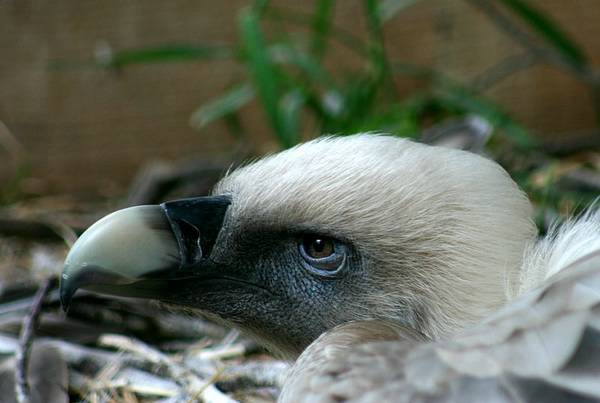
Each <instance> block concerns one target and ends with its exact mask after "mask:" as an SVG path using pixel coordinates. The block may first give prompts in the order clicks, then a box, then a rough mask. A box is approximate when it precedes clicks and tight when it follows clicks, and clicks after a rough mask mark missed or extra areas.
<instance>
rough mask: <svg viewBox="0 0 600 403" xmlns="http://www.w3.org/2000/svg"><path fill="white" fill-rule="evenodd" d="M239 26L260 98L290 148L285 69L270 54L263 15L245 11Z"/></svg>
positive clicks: (272, 122) (277, 132) (280, 136)
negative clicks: (282, 106) (283, 108)
mask: <svg viewBox="0 0 600 403" xmlns="http://www.w3.org/2000/svg"><path fill="white" fill-rule="evenodd" d="M239 27H240V36H241V41H242V46H243V52H244V57H245V59H246V64H247V68H248V71H249V73H250V76H251V77H252V80H253V84H254V89H255V91H256V94H257V96H258V99H259V101H260V103H261V105H262V107H263V109H264V111H265V113H266V115H267V119H268V122H269V124H270V125H271V128H272V130H273V132H274V133H275V135H276V136H277V138H278V140H279V142H280V144H281V145H282V146H283V147H286V148H287V147H291V146H292V145H293V144H291V143H290V142H289V139H288V135H287V133H286V132H285V130H286V129H285V127H284V125H283V124H282V121H281V116H280V111H279V100H280V98H281V92H282V78H281V72H280V71H279V70H278V69H277V67H276V66H275V65H274V64H273V62H272V60H271V58H270V56H269V51H268V47H267V44H266V42H265V39H264V37H263V33H262V31H261V29H260V25H259V18H258V16H257V15H256V13H255V12H254V11H253V10H252V9H245V10H243V11H242V13H241V15H240V20H239Z"/></svg>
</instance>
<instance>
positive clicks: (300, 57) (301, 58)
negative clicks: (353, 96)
mask: <svg viewBox="0 0 600 403" xmlns="http://www.w3.org/2000/svg"><path fill="white" fill-rule="evenodd" d="M269 55H270V57H271V60H272V61H273V62H274V63H278V64H285V65H291V66H294V67H296V68H297V69H298V70H299V71H300V72H301V73H302V74H303V75H304V76H305V78H306V79H307V80H309V81H311V82H312V83H320V84H328V85H331V84H333V83H334V81H333V79H332V77H331V76H330V75H329V73H328V72H327V71H326V70H325V69H324V67H323V65H321V64H320V63H319V61H318V60H316V59H315V58H313V57H312V56H311V55H310V54H308V53H306V52H301V51H299V50H298V49H296V48H295V47H294V46H293V44H288V43H279V44H276V45H271V46H270V47H269Z"/></svg>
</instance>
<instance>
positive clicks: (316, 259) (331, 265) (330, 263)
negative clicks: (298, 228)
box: [299, 235, 346, 276]
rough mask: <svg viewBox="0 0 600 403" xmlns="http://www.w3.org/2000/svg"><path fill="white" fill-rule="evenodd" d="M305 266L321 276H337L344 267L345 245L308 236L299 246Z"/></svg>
mask: <svg viewBox="0 0 600 403" xmlns="http://www.w3.org/2000/svg"><path fill="white" fill-rule="evenodd" d="M299 248H300V254H301V255H302V258H303V259H304V263H306V264H305V265H304V266H305V267H306V268H307V269H308V270H309V271H310V272H312V273H315V274H318V275H321V276H331V275H332V274H336V273H337V272H338V271H339V269H340V268H341V267H342V265H343V263H344V260H345V257H346V248H345V246H344V245H343V244H341V243H339V242H337V241H335V240H333V239H331V238H328V237H325V236H320V235H306V236H304V238H303V239H302V241H301V242H300V245H299Z"/></svg>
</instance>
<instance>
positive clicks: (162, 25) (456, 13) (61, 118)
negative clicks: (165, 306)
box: [0, 0, 600, 194]
mask: <svg viewBox="0 0 600 403" xmlns="http://www.w3.org/2000/svg"><path fill="white" fill-rule="evenodd" d="M274 3H278V4H280V5H283V6H289V7H292V8H294V7H295V8H300V9H304V10H310V8H311V3H310V2H306V3H305V2H302V3H303V4H304V5H299V4H300V3H301V2H295V1H291V0H286V1H282V0H280V1H275V2H274ZM533 3H534V4H535V5H537V6H538V7H540V8H542V9H543V10H544V11H546V12H547V13H548V14H549V15H551V16H552V17H553V18H554V19H555V20H557V21H558V22H559V23H560V24H561V25H562V26H563V27H564V28H565V30H566V31H567V32H568V33H569V34H570V35H571V36H572V37H573V38H574V39H575V40H576V41H577V42H578V43H579V44H581V45H582V46H583V48H584V50H585V51H586V52H587V54H588V56H589V58H590V59H591V61H592V62H593V63H595V64H596V65H598V64H600V39H599V38H600V23H599V22H600V2H599V1H597V0H569V1H565V0H545V1H541V0H537V1H533ZM246 4H248V2H247V1H242V0H236V1H221V2H215V1H209V0H195V1H191V0H187V1H186V0H171V1H160V0H129V1H122V0H119V1H117V0H105V1H93V0H56V1H51V2H49V1H41V0H19V1H17V0H12V1H10V0H4V1H2V2H0V55H1V56H0V121H2V122H4V124H5V125H6V126H7V127H8V129H9V130H10V132H11V133H12V134H13V135H14V137H16V139H17V140H18V141H19V142H20V143H21V145H22V146H23V148H24V150H25V154H26V155H27V156H28V159H29V160H30V162H31V175H32V177H33V178H35V179H36V181H35V182H34V183H36V184H37V186H39V187H40V188H41V189H44V190H50V191H55V192H70V193H73V194H82V193H91V194H94V193H107V192H108V193H116V194H120V192H122V190H123V188H124V186H125V185H126V184H127V183H128V181H129V180H130V178H131V176H132V175H133V174H134V172H135V170H136V169H137V168H138V167H139V166H140V164H142V162H143V161H147V160H148V159H156V158H163V159H174V158H184V157H189V156H192V155H201V156H207V157H214V156H218V155H223V154H225V153H227V151H228V150H229V149H230V148H231V146H232V144H233V142H232V140H231V138H230V137H229V135H228V134H227V132H226V131H225V129H224V127H223V126H222V125H220V124H215V125H213V126H211V127H210V128H208V129H207V130H204V131H203V132H198V131H195V130H193V129H192V128H190V126H189V124H188V119H189V115H190V113H191V112H192V111H193V110H194V109H195V108H196V107H197V106H198V105H199V104H201V103H202V102H203V101H205V100H207V99H210V98H211V97H213V96H214V95H216V94H218V93H219V92H220V91H222V90H223V88H224V87H225V86H226V85H227V84H228V83H229V82H230V79H231V78H232V77H233V76H235V75H236V74H237V75H239V74H240V71H239V70H238V67H236V66H235V64H234V63H232V62H229V61H212V62H209V63H203V62H194V63H171V64H149V65H135V66H131V67H127V68H126V69H125V70H123V71H118V72H117V71H108V70H101V69H94V68H81V67H76V66H72V67H71V68H62V69H53V68H49V66H50V64H51V62H53V61H57V60H59V61H74V62H77V61H85V60H88V59H90V58H91V57H92V56H93V54H94V51H95V49H98V47H99V46H105V45H106V44H107V45H109V46H110V47H111V48H112V49H114V50H120V49H131V48H138V47H143V46H152V45H158V44H164V43H232V42H233V41H234V40H235V35H236V32H235V31H236V28H235V27H236V26H235V21H236V13H237V12H238V11H239V9H240V8H241V7H243V6H244V5H246ZM336 13H337V14H336V18H337V20H338V21H339V24H340V25H342V26H345V27H346V28H348V29H351V30H353V31H354V32H356V33H358V34H360V33H361V32H362V30H363V21H361V11H360V5H359V2H358V1H350V0H346V1H339V2H338V6H337V10H336ZM386 38H387V42H388V45H389V49H388V51H389V53H390V56H391V57H393V58H397V59H399V60H401V61H404V62H408V63H414V64H424V65H427V66H431V67H434V68H436V69H438V70H440V71H442V72H445V73H446V74H449V75H451V76H453V77H455V78H458V79H461V80H470V79H473V78H474V77H476V76H477V75H478V74H479V73H481V72H483V71H484V70H485V69H486V68H488V67H490V66H492V65H494V64H495V63H497V62H498V61H500V60H502V59H503V58H505V57H507V56H508V55H511V54H516V53H518V52H520V51H521V48H520V47H519V45H518V44H516V43H515V42H513V41H512V40H511V39H510V38H508V37H506V36H505V35H504V34H503V33H502V32H500V31H498V29H497V28H496V27H495V26H493V25H492V24H491V23H490V22H489V20H488V19H487V18H486V17H485V16H483V15H482V14H481V13H479V12H478V11H477V10H475V9H473V8H471V7H470V6H469V5H468V4H466V3H465V2H463V1H462V0H422V1H421V2H419V3H417V4H416V5H415V6H413V7H411V8H410V9H408V10H407V11H405V12H403V13H401V14H399V15H398V16H397V17H396V18H395V19H394V20H392V21H390V22H389V24H388V25H387V28H386ZM102 44H104V45H102ZM348 57H350V56H349V54H348V52H345V51H343V50H339V51H338V54H337V55H336V58H335V60H334V62H336V63H339V62H340V60H342V61H343V63H346V59H345V58H348ZM350 62H351V61H350ZM399 85H400V87H401V88H405V89H406V90H407V91H408V90H409V89H410V88H411V84H410V82H408V81H407V82H406V83H405V82H403V81H402V80H399ZM487 95H489V96H491V97H492V99H494V100H496V101H497V102H499V103H500V104H501V105H503V106H504V107H505V108H506V109H507V110H509V111H511V112H512V113H513V114H514V116H515V117H517V118H518V119H519V120H520V121H521V122H523V123H524V124H525V125H527V126H528V127H530V128H532V129H534V130H536V131H537V132H539V133H542V134H544V135H556V133H573V132H576V131H579V130H586V129H591V128H593V127H594V126H595V120H594V113H593V110H592V106H591V105H592V102H591V94H590V93H589V91H588V90H587V89H586V88H585V87H584V86H583V85H582V84H581V83H579V82H578V81H576V80H575V79H573V78H572V77H569V76H568V75H567V74H565V73H563V72H560V71H557V70H555V69H553V68H550V67H545V66H539V67H535V68H532V69H529V70H526V71H524V72H521V73H519V74H516V75H515V76H513V77H511V78H509V79H507V80H504V81H502V82H501V83H499V84H498V85H496V86H494V87H493V88H492V89H490V90H489V91H488V92H487ZM248 112H249V113H248V115H247V116H246V118H245V119H246V122H247V123H248V124H249V127H250V128H251V129H252V130H251V132H252V136H253V140H254V141H256V142H257V144H260V146H259V147H258V149H259V150H267V149H270V148H273V147H274V145H273V144H272V143H271V142H270V141H269V137H268V134H267V133H266V132H265V129H264V127H263V125H262V123H261V115H260V113H259V112H258V111H257V110H256V108H250V110H249V111H248ZM0 158H3V159H5V161H4V162H3V163H2V164H3V165H0V174H2V173H4V176H5V179H6V176H7V172H8V171H9V168H10V166H9V164H8V157H7V156H6V155H5V154H0ZM2 171H3V172H2ZM1 178H2V176H1V175H0V179H1Z"/></svg>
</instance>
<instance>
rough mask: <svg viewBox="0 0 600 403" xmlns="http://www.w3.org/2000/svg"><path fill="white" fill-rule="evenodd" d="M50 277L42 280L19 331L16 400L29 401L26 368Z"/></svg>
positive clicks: (25, 402)
mask: <svg viewBox="0 0 600 403" xmlns="http://www.w3.org/2000/svg"><path fill="white" fill-rule="evenodd" d="M51 284H52V279H48V280H46V281H44V283H43V284H42V286H41V287H40V288H39V289H38V291H37V293H36V294H35V299H34V300H33V305H32V307H31V311H30V312H29V314H28V315H27V316H26V317H25V319H24V320H23V326H22V327H21V333H20V335H19V347H18V349H17V351H16V354H15V356H16V369H15V393H16V397H17V402H19V403H29V402H30V401H31V391H30V389H29V381H28V380H27V368H28V365H29V354H30V352H31V344H32V342H33V338H34V336H35V329H36V327H37V325H38V322H39V317H40V313H41V311H42V303H43V302H44V297H45V296H46V294H47V293H48V291H49V290H50V285H51Z"/></svg>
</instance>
